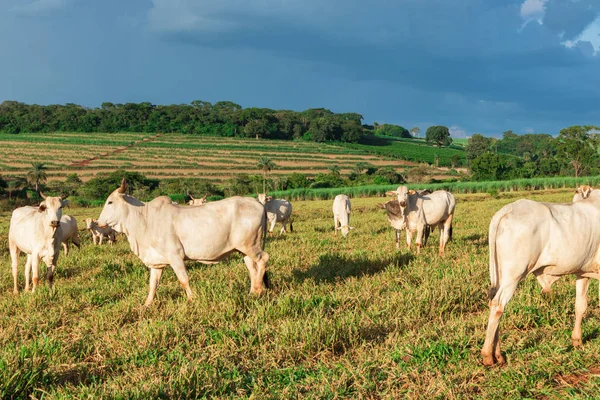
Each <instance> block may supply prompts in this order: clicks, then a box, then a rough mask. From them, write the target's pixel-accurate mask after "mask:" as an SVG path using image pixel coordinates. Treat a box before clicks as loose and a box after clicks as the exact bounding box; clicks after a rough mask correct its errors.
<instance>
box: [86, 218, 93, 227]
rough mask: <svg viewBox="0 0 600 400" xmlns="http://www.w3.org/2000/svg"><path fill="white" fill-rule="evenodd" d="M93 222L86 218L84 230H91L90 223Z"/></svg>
mask: <svg viewBox="0 0 600 400" xmlns="http://www.w3.org/2000/svg"><path fill="white" fill-rule="evenodd" d="M93 222H94V220H93V219H92V218H86V219H85V228H86V229H92V223H93Z"/></svg>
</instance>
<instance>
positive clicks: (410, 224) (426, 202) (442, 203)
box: [386, 186, 456, 256]
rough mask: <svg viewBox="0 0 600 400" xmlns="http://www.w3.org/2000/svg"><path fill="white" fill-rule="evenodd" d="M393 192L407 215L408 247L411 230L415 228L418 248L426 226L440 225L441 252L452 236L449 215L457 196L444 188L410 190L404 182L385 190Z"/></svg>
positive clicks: (389, 194)
mask: <svg viewBox="0 0 600 400" xmlns="http://www.w3.org/2000/svg"><path fill="white" fill-rule="evenodd" d="M386 194H387V195H388V196H395V197H396V199H397V200H398V203H399V204H400V207H401V208H402V210H403V214H404V217H405V219H406V223H405V226H406V228H407V229H406V243H407V245H408V247H409V248H410V245H411V242H412V234H413V233H414V232H415V231H416V232H417V240H416V242H417V243H416V244H417V252H419V250H420V247H421V245H422V242H423V238H424V237H425V231H426V229H427V227H431V228H434V227H435V226H438V227H439V229H440V246H439V252H438V254H439V255H440V256H441V255H442V254H444V250H445V248H446V244H448V242H449V241H450V239H451V238H452V219H453V218H454V208H455V207H456V200H455V199H454V196H453V195H452V194H451V193H449V192H447V191H445V190H436V191H435V192H432V193H430V192H428V191H421V192H416V191H414V190H409V189H408V188H407V187H406V186H399V187H398V189H396V190H394V191H390V192H387V193H386Z"/></svg>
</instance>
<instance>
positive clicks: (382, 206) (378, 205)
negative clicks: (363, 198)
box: [377, 203, 385, 208]
mask: <svg viewBox="0 0 600 400" xmlns="http://www.w3.org/2000/svg"><path fill="white" fill-rule="evenodd" d="M377 207H379V208H385V206H384V205H383V204H381V203H377Z"/></svg>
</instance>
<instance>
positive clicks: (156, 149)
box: [0, 133, 445, 183]
mask: <svg viewBox="0 0 600 400" xmlns="http://www.w3.org/2000/svg"><path fill="white" fill-rule="evenodd" d="M367 147H368V146H367ZM404 147H406V148H409V147H410V145H409V144H407V145H405V146H404ZM418 147H419V148H420V147H422V146H418ZM263 155H265V156H268V157H270V158H271V159H272V160H273V161H274V162H275V164H276V165H277V168H276V169H275V170H273V172H272V173H271V176H277V175H289V174H291V173H294V172H298V173H304V174H307V175H309V176H313V175H315V174H317V173H328V172H329V169H328V167H330V166H332V165H337V166H338V167H339V168H340V169H341V171H340V172H342V173H344V174H346V173H349V172H350V171H351V170H352V169H353V168H354V167H355V166H356V164H357V163H359V162H364V163H369V164H371V165H374V166H376V167H385V166H391V167H393V168H395V169H396V170H397V171H399V172H402V171H404V170H405V169H406V168H409V167H411V166H414V165H416V164H415V163H413V162H409V161H404V160H400V159H398V158H394V155H387V154H385V155H377V154H369V153H368V152H367V151H366V150H364V149H354V148H350V147H345V146H342V145H333V144H323V143H313V142H290V141H278V140H256V139H238V138H235V139H229V138H220V137H205V136H197V135H180V134H158V135H155V134H142V133H139V134H138V133H118V134H109V133H52V134H44V133H28V134H19V135H10V134H0V160H1V161H0V171H1V172H2V174H3V175H6V176H10V175H25V174H26V173H27V171H28V170H29V169H31V163H32V162H42V163H45V164H46V165H47V166H48V168H49V169H48V177H49V179H50V180H53V179H63V178H64V177H65V176H67V175H68V174H70V173H77V174H79V176H80V177H81V179H82V180H84V181H85V180H88V179H91V178H93V177H94V176H95V175H96V174H98V173H100V172H112V171H114V170H116V169H119V168H123V169H126V170H128V171H137V172H141V173H143V174H144V175H146V176H148V177H151V178H174V177H198V178H205V179H209V180H211V181H213V182H214V183H219V182H222V181H223V180H226V179H228V178H231V177H232V176H233V175H235V174H239V173H249V174H258V173H260V171H258V170H257V168H256V162H257V160H258V158H260V157H261V156H263ZM444 173H445V172H443V171H440V174H442V175H443V174H444Z"/></svg>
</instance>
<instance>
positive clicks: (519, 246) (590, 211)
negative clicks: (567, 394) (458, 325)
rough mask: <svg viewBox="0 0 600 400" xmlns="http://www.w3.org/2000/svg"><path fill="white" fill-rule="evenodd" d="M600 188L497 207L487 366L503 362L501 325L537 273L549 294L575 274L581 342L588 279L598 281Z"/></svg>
mask: <svg viewBox="0 0 600 400" xmlns="http://www.w3.org/2000/svg"><path fill="white" fill-rule="evenodd" d="M599 220H600V191H593V192H592V193H591V194H590V196H589V197H588V198H587V199H585V200H581V201H578V202H576V203H567V204H552V203H538V202H535V201H531V200H518V201H516V202H514V203H511V204H508V205H506V206H504V207H503V208H502V209H500V211H498V212H497V213H496V214H495V215H494V217H493V218H492V221H491V222H490V229H489V246H490V281H491V288H490V293H489V298H490V316H489V321H488V326H487V333H486V337H485V343H484V345H483V349H482V350H481V354H482V356H483V363H484V364H485V365H492V364H494V363H495V362H498V363H504V362H505V360H504V357H503V356H502V353H501V351H500V336H499V334H498V326H499V324H500V317H502V314H503V312H504V308H505V307H506V304H507V303H508V302H509V300H510V299H511V297H512V296H513V294H514V292H515V289H516V288H517V284H518V283H519V281H521V280H522V279H524V278H525V277H526V276H527V275H529V274H534V275H535V276H536V278H537V280H538V282H539V283H540V284H541V285H542V288H543V290H544V291H545V292H549V291H550V288H551V286H552V284H553V283H554V282H555V281H556V280H557V279H559V278H560V277H561V276H563V275H571V274H573V275H576V284H575V287H576V293H577V298H576V300H575V327H574V329H573V333H572V335H571V338H572V340H573V346H580V345H581V319H582V317H583V314H584V312H585V310H586V308H587V289H588V285H589V278H595V279H599V278H600V274H599V273H598V265H599V263H600V252H599V250H600V225H599V224H598V221H599Z"/></svg>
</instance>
